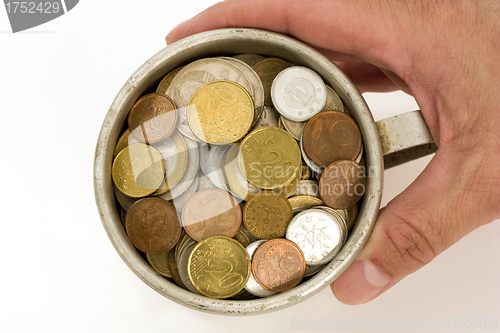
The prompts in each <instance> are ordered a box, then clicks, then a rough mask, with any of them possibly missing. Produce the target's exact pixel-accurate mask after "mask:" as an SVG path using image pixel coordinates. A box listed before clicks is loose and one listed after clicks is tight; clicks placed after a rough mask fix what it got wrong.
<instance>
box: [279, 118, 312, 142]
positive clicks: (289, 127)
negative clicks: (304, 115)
mask: <svg viewBox="0 0 500 333" xmlns="http://www.w3.org/2000/svg"><path fill="white" fill-rule="evenodd" d="M281 123H282V124H283V127H284V128H285V130H286V131H287V132H288V133H290V134H291V135H292V136H293V138H294V139H295V140H297V141H299V140H300V138H301V137H302V133H304V128H306V125H307V121H300V122H298V121H293V120H290V119H287V118H285V117H283V116H281Z"/></svg>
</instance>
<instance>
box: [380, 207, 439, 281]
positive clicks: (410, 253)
mask: <svg viewBox="0 0 500 333" xmlns="http://www.w3.org/2000/svg"><path fill="white" fill-rule="evenodd" d="M421 216H422V215H420V214H405V216H398V215H394V214H393V216H392V217H391V218H390V219H386V221H388V220H390V221H391V222H390V223H388V224H385V225H383V227H382V230H383V232H384V234H385V237H386V239H387V249H386V251H388V253H386V258H388V260H389V263H388V264H389V265H391V266H392V269H393V270H394V271H397V272H401V273H408V274H409V273H412V272H414V271H416V270H417V269H419V268H420V267H422V266H424V265H426V264H428V263H429V262H431V261H432V259H434V258H435V257H436V255H437V254H438V251H437V244H439V243H440V242H441V237H440V235H439V233H438V232H437V231H436V230H435V229H434V228H432V227H431V226H430V224H429V223H428V222H427V221H428V220H427V219H424V218H422V217H421Z"/></svg>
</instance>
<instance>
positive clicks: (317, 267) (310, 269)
mask: <svg viewBox="0 0 500 333" xmlns="http://www.w3.org/2000/svg"><path fill="white" fill-rule="evenodd" d="M325 265H326V264H324V265H314V266H310V265H306V272H305V273H304V277H305V276H311V275H314V274H316V273H318V272H319V271H320V270H322V269H323V267H325Z"/></svg>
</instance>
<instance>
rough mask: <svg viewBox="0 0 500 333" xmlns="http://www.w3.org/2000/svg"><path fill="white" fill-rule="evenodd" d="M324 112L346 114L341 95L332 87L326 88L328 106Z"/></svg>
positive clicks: (326, 105)
mask: <svg viewBox="0 0 500 333" xmlns="http://www.w3.org/2000/svg"><path fill="white" fill-rule="evenodd" d="M323 111H340V112H343V113H346V112H345V111H344V104H343V103H342V100H341V99H340V96H339V94H337V92H336V91H335V90H333V88H332V87H330V86H326V104H325V107H324V108H323Z"/></svg>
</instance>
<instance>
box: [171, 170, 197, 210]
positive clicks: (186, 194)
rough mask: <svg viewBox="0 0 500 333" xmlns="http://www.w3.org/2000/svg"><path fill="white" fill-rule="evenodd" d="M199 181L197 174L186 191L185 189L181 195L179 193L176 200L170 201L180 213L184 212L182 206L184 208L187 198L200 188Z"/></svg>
mask: <svg viewBox="0 0 500 333" xmlns="http://www.w3.org/2000/svg"><path fill="white" fill-rule="evenodd" d="M198 183H199V177H198V176H196V177H195V178H194V180H193V182H192V183H191V185H189V187H188V188H187V189H186V191H184V193H182V194H181V195H179V196H178V197H177V198H175V199H174V200H172V201H170V203H171V204H172V205H173V206H174V207H175V209H176V210H177V212H178V213H179V214H181V213H182V208H184V205H185V204H186V202H187V200H188V199H189V198H190V197H191V196H192V195H193V194H195V192H196V190H197V188H198Z"/></svg>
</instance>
